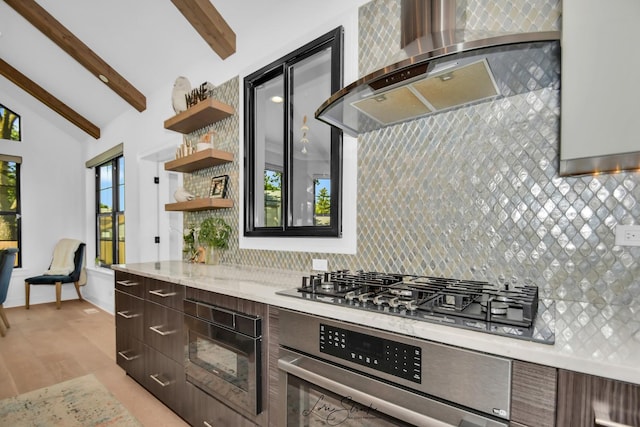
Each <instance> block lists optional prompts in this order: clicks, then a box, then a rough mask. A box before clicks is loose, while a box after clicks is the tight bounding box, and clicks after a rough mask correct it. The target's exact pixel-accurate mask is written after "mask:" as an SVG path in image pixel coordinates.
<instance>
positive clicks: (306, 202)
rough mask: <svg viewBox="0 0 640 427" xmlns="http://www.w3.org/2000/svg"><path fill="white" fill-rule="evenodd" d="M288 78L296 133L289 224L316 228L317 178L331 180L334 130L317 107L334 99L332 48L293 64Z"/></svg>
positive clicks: (292, 126)
mask: <svg viewBox="0 0 640 427" xmlns="http://www.w3.org/2000/svg"><path fill="white" fill-rule="evenodd" d="M289 75H290V79H291V84H290V88H291V89H290V90H291V94H290V99H291V103H292V106H291V108H292V113H291V117H292V124H291V130H292V133H293V141H292V142H291V145H292V152H291V157H292V170H291V171H292V177H291V180H290V182H291V190H290V197H291V211H292V212H291V213H292V221H293V223H292V224H290V225H292V226H313V225H316V224H315V223H314V218H315V213H314V209H315V199H316V196H315V194H314V190H315V177H317V176H322V177H325V178H327V179H330V178H331V128H330V127H329V125H327V124H325V123H322V122H320V121H318V120H316V119H315V118H314V113H315V110H316V108H318V106H319V105H320V104H322V103H323V102H324V101H325V100H326V99H327V98H329V96H331V48H327V49H325V50H323V51H321V52H318V53H317V54H315V55H312V56H310V57H309V58H306V59H304V60H302V61H300V62H298V63H296V64H294V65H293V66H292V67H291V68H290V73H289ZM327 219H329V218H328V217H327ZM325 225H329V224H325Z"/></svg>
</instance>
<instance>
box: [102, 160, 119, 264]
mask: <svg viewBox="0 0 640 427" xmlns="http://www.w3.org/2000/svg"><path fill="white" fill-rule="evenodd" d="M124 183H125V181H124V157H123V156H118V157H116V158H114V159H111V160H109V161H107V162H105V163H102V164H100V165H98V166H96V235H97V236H96V258H97V259H96V261H97V262H98V264H99V265H101V266H110V265H111V264H123V263H124V262H125V226H124V225H125V221H124V218H125V217H124V207H125V206H124Z"/></svg>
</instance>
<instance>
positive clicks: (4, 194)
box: [0, 155, 22, 267]
mask: <svg viewBox="0 0 640 427" xmlns="http://www.w3.org/2000/svg"><path fill="white" fill-rule="evenodd" d="M21 162H22V159H21V158H20V157H13V156H2V155H0V249H6V248H18V253H17V256H16V261H15V264H14V266H15V267H22V229H21V223H22V221H21V214H20V163H21Z"/></svg>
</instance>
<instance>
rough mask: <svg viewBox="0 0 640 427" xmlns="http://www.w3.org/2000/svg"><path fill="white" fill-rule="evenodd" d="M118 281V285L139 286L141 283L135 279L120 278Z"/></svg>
mask: <svg viewBox="0 0 640 427" xmlns="http://www.w3.org/2000/svg"><path fill="white" fill-rule="evenodd" d="M116 283H117V284H118V285H122V286H127V287H131V286H138V285H139V284H140V283H138V282H134V281H133V280H118V281H117V282H116Z"/></svg>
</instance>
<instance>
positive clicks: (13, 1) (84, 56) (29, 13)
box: [4, 0, 147, 111]
mask: <svg viewBox="0 0 640 427" xmlns="http://www.w3.org/2000/svg"><path fill="white" fill-rule="evenodd" d="M4 1H5V3H7V4H8V5H9V6H11V7H12V8H13V9H14V10H15V11H16V12H18V13H19V14H20V15H22V16H23V17H24V18H25V19H26V20H27V21H29V22H30V23H31V24H32V25H33V26H34V27H36V28H37V29H38V30H40V31H41V32H42V33H43V34H44V35H45V36H47V37H49V38H50V39H51V40H52V41H53V42H54V43H55V44H57V45H58V46H60V48H61V49H62V50H64V51H65V52H67V53H68V54H69V55H70V56H71V57H72V58H73V59H75V60H76V61H78V62H79V63H80V64H81V65H82V66H83V67H85V68H86V69H87V70H89V71H90V72H91V74H93V75H94V76H96V77H97V78H98V79H100V80H101V81H102V82H104V83H105V84H106V85H107V86H109V88H111V90H113V91H114V92H115V93H117V94H118V95H120V97H121V98H122V99H124V100H125V101H127V102H128V103H129V104H131V106H133V108H135V109H136V110H138V111H144V110H146V108H147V99H146V97H145V96H144V95H143V94H142V93H141V92H140V91H139V90H138V89H136V88H135V87H134V86H133V85H132V84H131V83H129V82H128V81H127V80H126V79H125V78H124V77H122V76H121V75H120V74H118V72H117V71H116V70H114V69H113V68H111V66H110V65H109V64H107V63H106V62H105V61H104V60H103V59H102V58H100V57H99V56H98V55H97V54H96V53H95V52H94V51H92V50H91V49H90V48H89V47H88V46H87V45H85V44H84V43H83V42H82V40H80V39H79V38H78V37H76V36H75V35H74V34H73V33H72V32H71V31H69V30H68V29H67V28H66V27H65V26H64V25H62V24H61V23H60V22H58V21H57V20H56V19H55V18H54V17H53V16H51V15H50V14H49V13H48V12H47V11H46V10H45V9H43V8H42V7H41V6H40V5H39V4H38V3H36V2H35V1H34V0H4ZM100 76H104V78H106V79H107V81H106V82H105V81H104V79H103V78H102V77H100Z"/></svg>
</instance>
